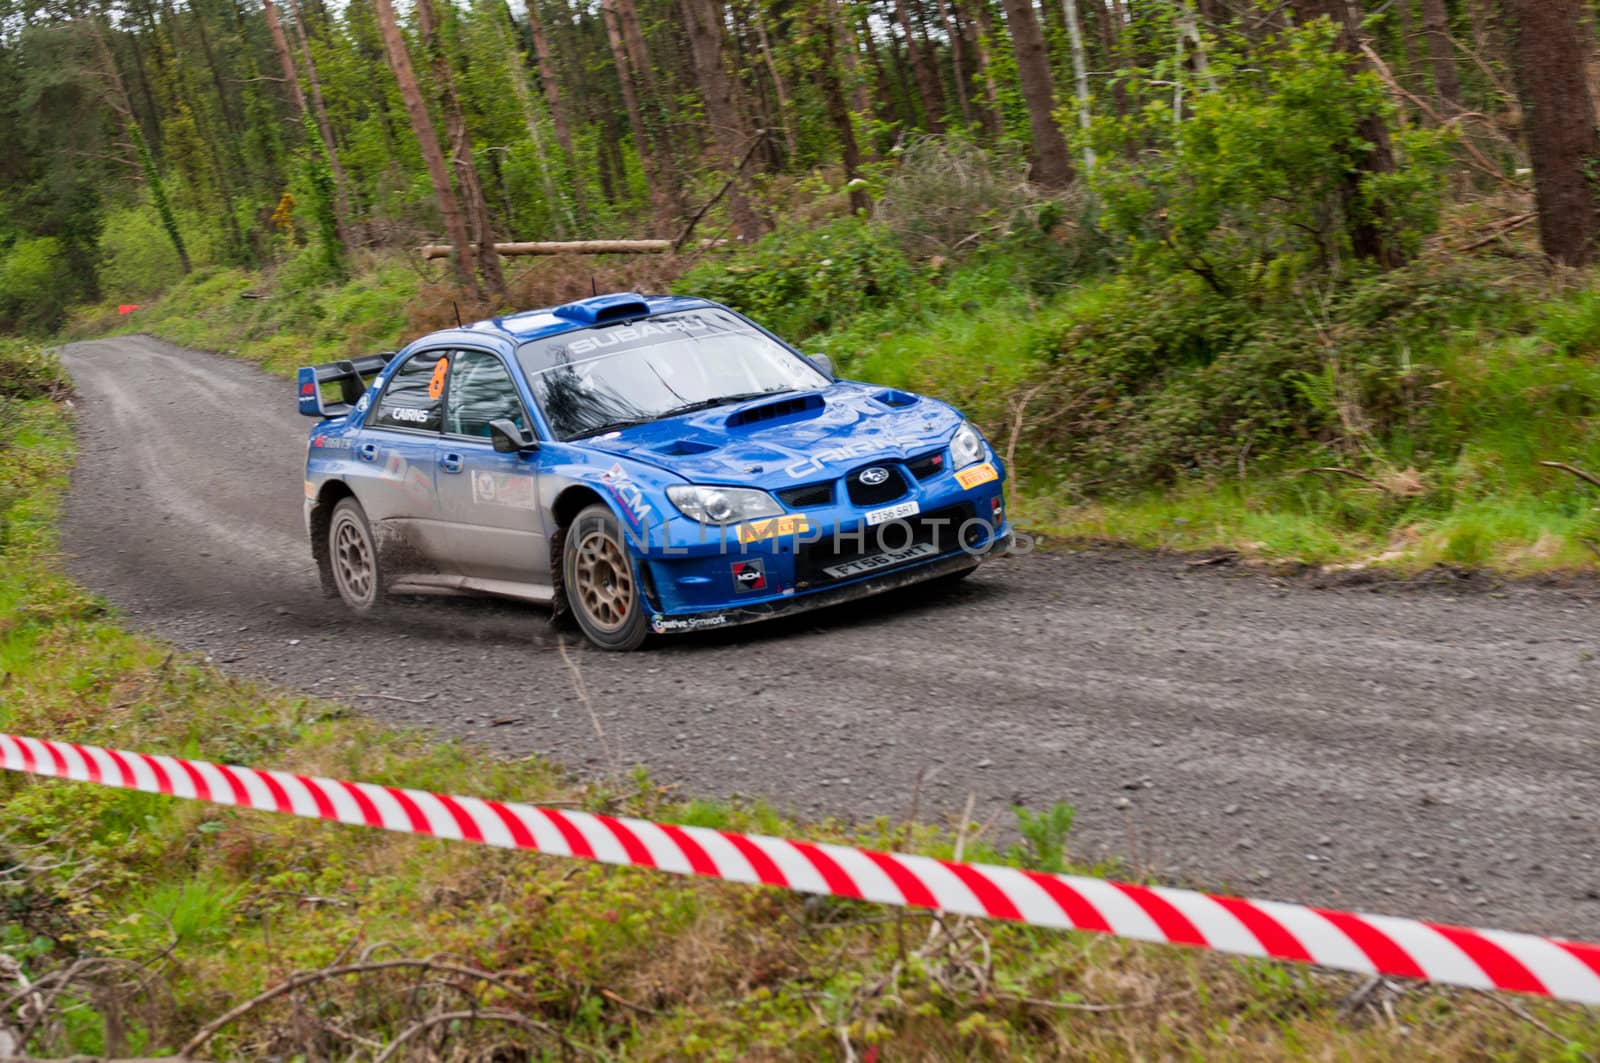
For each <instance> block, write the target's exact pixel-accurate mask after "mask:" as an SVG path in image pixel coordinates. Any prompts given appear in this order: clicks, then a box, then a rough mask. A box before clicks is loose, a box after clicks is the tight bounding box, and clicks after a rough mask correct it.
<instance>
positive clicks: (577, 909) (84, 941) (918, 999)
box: [0, 344, 1600, 1060]
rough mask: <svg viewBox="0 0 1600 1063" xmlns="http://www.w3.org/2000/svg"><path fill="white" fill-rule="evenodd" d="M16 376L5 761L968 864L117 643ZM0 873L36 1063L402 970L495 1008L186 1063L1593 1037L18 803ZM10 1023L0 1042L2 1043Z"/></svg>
mask: <svg viewBox="0 0 1600 1063" xmlns="http://www.w3.org/2000/svg"><path fill="white" fill-rule="evenodd" d="M15 355H16V351H15V349H14V348H13V347H11V346H9V345H6V344H0V403H3V404H4V405H3V408H0V414H3V415H4V416H0V451H3V452H4V454H5V460H4V461H0V529H3V534H0V562H3V566H4V571H5V574H6V578H5V579H4V580H3V581H0V673H3V675H0V729H4V730H8V731H13V732H17V733H22V734H33V735H41V736H47V737H54V738H61V739H70V740H75V741H84V742H96V743H103V744H113V745H117V746H121V747H124V748H133V749H139V750H146V751H153V752H168V753H174V754H179V755H188V756H198V757H205V758H209V759H214V760H223V761H230V762H235V763H244V764H251V765H259V766H270V767H276V768H280V769H284V770H289V771H295V772H302V773H317V774H325V775H332V776H335V777H345V778H359V779H364V780H371V781H375V782H380V783H389V784H403V785H409V786H420V787H425V788H432V789H437V790H443V791H447V792H455V793H467V794H472V795H476V796H482V797H496V798H503V799H515V800H523V801H531V802H544V803H553V802H564V803H568V804H576V805H579V806H581V807H585V808H588V809H591V810H597V811H607V812H612V813H619V812H620V813H628V814H635V815H642V816H647V817H653V818H657V819H662V820H667V821H676V822H685V823H701V824H708V825H715V826H719V827H726V828H732V829H745V830H751V829H753V830H760V831H764V832H769V833H778V834H786V835H789V836H800V837H807V838H812V839H819V840H861V841H865V842H867V843H870V844H876V845H880V846H888V847H892V848H910V849H915V850H918V851H923V852H929V853H933V854H936V855H949V854H950V852H951V851H952V846H953V839H952V835H951V834H949V833H943V832H938V831H934V830H932V829H929V828H926V827H921V828H911V827H907V826H902V825H897V824H892V823H887V822H879V823H876V824H872V825H868V826H866V827H863V828H860V829H858V830H855V831H851V830H846V829H843V828H841V827H840V826H839V825H838V824H832V823H819V824H794V823H791V822H786V821H784V820H783V819H782V818H781V817H779V816H777V815H776V814H774V813H773V812H772V811H771V810H770V809H765V808H760V807H754V808H751V807H744V806H738V805H729V804H712V803H705V802H691V803H679V802H676V801H673V800H670V799H668V797H667V796H666V794H665V792H664V791H663V790H661V789H660V788H658V787H656V786H654V785H653V784H652V783H651V781H650V780H649V778H648V777H647V776H644V775H642V774H641V775H637V776H635V777H633V778H631V779H626V780H613V781H612V782H610V783H608V784H601V785H592V786H581V787H580V786H574V785H573V784H572V783H571V782H570V781H568V780H567V779H566V777H565V776H564V775H563V774H562V773H561V772H559V771H558V770H557V769H555V768H554V767H552V766H550V765H546V764H543V763H541V762H538V761H531V760H524V761H517V762H514V763H508V762H505V761H499V760H494V759H491V758H488V757H486V756H485V755H483V754H481V753H478V752H476V751H474V750H472V749H470V748H466V747H463V746H460V745H457V744H454V743H439V742H436V741H431V740H426V739H424V738H422V737H421V736H418V735H414V734H407V733H400V732H395V731H390V730H384V729H380V728H377V727H375V726H373V725H371V724H369V723H366V722H364V721H363V720H361V719H360V718H358V717H356V716H354V715H353V714H352V713H351V711H350V710H349V709H347V708H345V707H344V706H340V705H337V704H334V703H331V702H327V701H322V700H318V699H314V698H307V697H301V696H294V695H288V694H285V693H283V692H281V691H276V690H273V689H270V688H268V687H264V686H261V685H258V684H254V683H251V682H247V681H243V680H240V679H236V678H232V677H229V676H225V675H223V674H221V673H219V672H216V671H214V670H212V669H211V668H209V667H206V666H204V665H203V664H202V663H200V662H197V661H196V660H193V659H189V658H185V657H182V656H179V655H176V654H174V653H173V651H172V650H170V649H169V648H168V647H166V646H163V645H161V644H159V643H156V642H153V641H151V640H149V639H145V638H142V637H139V636H135V635H132V634H129V633H128V632H126V631H124V630H123V629H122V628H121V627H119V626H118V625H117V623H116V620H115V618H114V617H113V616H111V615H110V614H109V613H108V612H107V610H106V609H105V607H104V606H103V605H102V604H101V603H100V602H98V601H97V600H96V599H94V598H93V597H91V596H89V595H87V594H85V593H84V592H83V591H82V590H81V589H79V588H77V587H75V586H74V585H73V584H71V583H70V582H69V581H67V580H66V579H65V578H64V577H63V576H62V575H61V574H60V572H59V571H58V569H57V567H56V560H55V549H56V546H55V533H54V522H55V519H56V516H57V514H58V511H59V504H60V499H61V497H62V494H63V492H64V490H65V487H66V477H67V474H68V472H69V470H70V467H71V462H72V436H71V424H70V415H69V413H68V411H67V410H66V408H65V407H64V406H63V405H61V404H60V403H59V402H57V401H55V399H53V398H52V397H51V394H52V393H53V394H54V395H55V396H56V397H57V398H59V397H60V394H61V393H60V391H59V390H58V389H57V388H56V386H55V385H54V384H51V385H50V386H48V387H43V386H37V385H36V384H28V385H26V386H23V385H18V384H16V383H15V380H16V377H15V376H14V375H9V374H10V368H11V366H12V365H13V364H14V361H15ZM1070 828H1071V811H1070V809H1064V808H1057V809H1051V810H1045V811H1040V812H1038V813H1035V814H1033V815H1031V816H1029V817H1026V818H1025V819H1024V820H1023V823H1022V834H1023V836H1024V837H1025V838H1026V839H1027V843H1028V844H1027V846H1026V847H1025V848H1018V849H1017V850H1014V851H1012V852H1010V853H1007V854H999V853H995V852H992V851H989V850H987V849H985V848H984V847H983V846H982V845H980V844H976V843H972V842H969V843H968V845H967V847H966V851H967V853H968V855H969V856H973V857H976V858H980V859H992V860H1010V861H1013V862H1018V863H1023V864H1027V865H1031V866H1038V867H1057V866H1065V867H1071V866H1074V865H1073V861H1072V857H1071V852H1070V848H1071V845H1070V842H1071V838H1070ZM0 868H3V869H5V870H4V872H3V873H0V913H3V914H0V952H3V953H5V954H6V955H9V956H10V957H12V958H13V959H15V960H16V961H18V962H19V963H20V964H21V965H22V969H23V971H24V973H25V974H26V975H27V976H28V977H29V978H30V979H33V980H35V981H41V980H44V981H46V982H48V980H50V979H52V978H58V977H66V976H67V972H69V971H71V972H73V973H72V975H71V979H70V980H69V981H68V982H67V983H66V984H65V987H64V989H63V991H62V992H61V993H60V994H59V995H58V996H56V997H54V998H53V1005H52V1010H51V1013H50V1019H49V1021H47V1022H45V1023H43V1024H41V1025H40V1026H38V1027H37V1028H36V1029H35V1030H34V1031H33V1033H32V1035H31V1038H30V1041H29V1043H28V1044H27V1045H25V1046H24V1047H25V1048H26V1049H27V1050H28V1051H30V1052H33V1053H35V1054H38V1055H45V1056H64V1055H68V1054H72V1053H85V1054H102V1053H105V1054H111V1055H132V1054H140V1055H159V1054H165V1053H170V1052H172V1051H174V1050H175V1049H177V1048H178V1047H179V1046H180V1045H182V1044H183V1043H184V1042H185V1040H187V1039H188V1038H189V1037H190V1036H191V1035H192V1034H193V1033H194V1032H195V1031H196V1030H197V1029H199V1028H200V1027H202V1026H203V1025H205V1024H206V1023H207V1022H208V1021H209V1020H211V1019H214V1018H215V1017H217V1016H218V1015H220V1014H222V1013H223V1012H224V1011H226V1010H227V1009H229V1008H230V1007H232V1006H234V1005H236V1004H238V1003H240V1002H241V1001H244V1000H247V999H249V998H250V997H252V996H254V995H255V994H258V993H260V992H261V991H262V990H263V989H264V988H266V987H267V986H269V985H273V984H276V983H278V982H279V981H281V980H282V979H284V978H285V977H287V976H288V975H289V974H290V973H291V972H295V971H310V970H316V969H320V968H324V967H327V966H329V965H333V964H357V965H359V964H361V963H362V962H364V961H365V962H369V963H373V964H376V963H379V962H380V961H381V962H389V961H395V960H399V959H404V958H409V959H411V960H415V961H416V962H418V963H422V964H426V963H429V962H433V963H440V962H449V963H451V964H453V965H455V966H456V967H458V968H471V969H477V970H483V971H486V972H491V973H493V974H494V975H495V977H496V980H495V981H494V982H489V981H485V980H482V979H474V978H471V977H467V976H462V975H460V974H455V975H446V974H442V973H441V972H440V971H439V970H437V969H434V970H432V972H431V973H430V970H429V969H428V968H426V967H411V968H394V967H392V966H390V967H374V968H372V969H369V970H366V971H364V972H363V973H360V974H352V975H348V976H343V977H339V978H334V979H329V980H324V981H321V982H318V983H316V984H315V985H314V986H310V987H308V988H307V989H305V990H304V991H302V992H299V993H296V994H291V995H289V996H286V997H284V998H281V999H279V1000H277V1001H275V1002H273V1003H271V1004H268V1005H266V1006H263V1007H260V1008H258V1009H256V1010H253V1011H251V1012H249V1013H247V1014H245V1015H243V1016H241V1017H240V1018H239V1019H238V1020H237V1021H235V1022H232V1023H230V1024H228V1025H226V1026H225V1027H223V1028H221V1029H220V1030H219V1031H218V1033H217V1035H216V1036H215V1038H214V1039H212V1040H210V1041H209V1042H207V1043H206V1044H204V1045H203V1046H202V1047H201V1048H200V1049H199V1052H198V1054H199V1055H201V1056H203V1057H205V1058H214V1059H256V1058H262V1057H265V1056H269V1055H271V1056H278V1057H283V1058H289V1057H299V1058H313V1057H314V1058H332V1059H370V1058H372V1056H373V1055H374V1054H375V1052H376V1051H377V1046H381V1045H384V1044H388V1043H390V1042H391V1041H393V1040H394V1039H395V1038H397V1037H399V1036H401V1035H402V1034H404V1033H405V1032H406V1031H408V1030H412V1029H413V1027H414V1025H415V1024H416V1023H418V1022H420V1021H422V1020H423V1019H424V1018H425V1017H426V1016H428V1015H430V1014H435V1013H438V1012H443V1011H452V1010H461V1009H463V1008H478V1009H481V1010H483V1012H484V1013H485V1014H501V1013H502V1012H512V1013H514V1014H515V1016H520V1017H521V1020H525V1021H522V1022H521V1023H520V1024H513V1023H507V1022H490V1021H482V1022H478V1023H468V1022H457V1023H456V1024H455V1025H454V1026H452V1027H451V1028H450V1033H451V1041H450V1045H449V1047H450V1050H452V1051H456V1052H458V1053H460V1056H461V1058H490V1054H491V1052H495V1051H498V1052H499V1053H500V1054H499V1055H497V1056H494V1058H513V1057H515V1058H525V1057H523V1056H519V1055H517V1053H519V1052H523V1051H527V1052H531V1053H534V1054H535V1056H537V1055H539V1054H542V1055H543V1056H544V1057H545V1058H558V1057H561V1056H563V1055H564V1053H566V1052H567V1051H568V1049H564V1048H563V1047H562V1046H563V1044H565V1045H568V1046H582V1051H583V1054H592V1055H595V1056H598V1057H599V1058H619V1059H620V1058H627V1059H643V1060H651V1059H681V1058H686V1057H692V1058H705V1059H728V1060H732V1059H821V1058H834V1057H837V1056H838V1055H840V1054H842V1053H843V1051H844V1049H843V1048H842V1047H841V1046H843V1045H844V1044H846V1043H848V1044H849V1045H850V1046H851V1051H852V1052H853V1053H855V1056H856V1058H862V1056H863V1054H864V1053H866V1052H868V1051H870V1050H871V1049H872V1047H873V1046H877V1047H878V1048H879V1049H880V1050H881V1053H882V1055H881V1057H880V1058H882V1059H886V1060H896V1059H916V1060H923V1059H947V1060H958V1059H959V1060H968V1059H1043V1058H1062V1057H1070V1058H1093V1059H1112V1060H1115V1059H1148V1058H1214V1057H1217V1056H1226V1057H1229V1058H1238V1059H1299V1058H1319V1059H1321V1058H1339V1059H1381V1058H1397V1057H1404V1058H1408V1059H1440V1060H1446V1059H1449V1060H1456V1059H1481V1060H1511V1059H1538V1058H1569V1059H1580V1058H1583V1055H1584V1053H1590V1054H1592V1053H1594V1052H1596V1051H1600V1014H1597V1013H1596V1012H1595V1011H1592V1010H1586V1009H1582V1008H1577V1007H1568V1006H1562V1005H1556V1004H1549V1003H1544V1002H1539V1001H1531V1000H1528V1001H1520V1002H1519V1003H1518V1007H1519V1008H1523V1009H1526V1012H1527V1013H1528V1014H1530V1015H1532V1016H1533V1017H1534V1018H1535V1019H1536V1020H1537V1023H1535V1022H1530V1021H1526V1020H1524V1019H1523V1018H1521V1017H1519V1016H1518V1015H1517V1014H1515V1013H1514V1012H1512V1011H1509V1010H1507V1009H1505V1008H1504V1007H1503V1006H1501V1005H1500V1004H1498V1003H1495V1002H1491V1001H1489V1000H1488V999H1487V998H1485V997H1483V996H1481V995H1479V994H1475V993H1470V992H1464V991H1451V990H1442V989H1420V988H1411V989H1408V990H1406V991H1404V992H1402V993H1399V994H1391V993H1389V991H1387V990H1382V991H1380V992H1379V993H1377V994H1375V995H1373V996H1372V997H1370V998H1368V999H1369V1002H1368V1003H1367V1004H1364V1005H1361V1006H1358V1007H1356V1008H1354V1010H1350V1009H1348V1008H1346V1007H1345V1002H1346V1001H1347V1000H1349V999H1350V998H1351V994H1352V993H1353V991H1354V990H1355V989H1356V988H1358V986H1359V980H1358V979H1356V978H1353V977H1349V976H1343V975H1336V974H1330V973H1327V972H1321V971H1316V970H1312V969H1308V968H1298V967H1286V966H1281V965H1278V964H1273V963H1266V962H1260V961H1250V960H1238V959H1231V958H1226V957H1221V956H1217V955H1214V954H1207V953H1200V952H1192V951H1187V950H1181V949H1173V948H1162V947H1156V946H1147V945H1140V944H1137V943H1131V942H1121V941H1116V940H1112V939H1107V938H1102V937H1098V936H1094V935H1079V934H1063V933H1056V932H1046V931H1038V930H1031V929H1028V928H1024V927H1014V926H1002V925H991V924H983V923H968V922H966V921H964V920H956V921H953V922H948V923H947V924H944V925H943V928H942V929H941V925H940V924H935V923H934V922H933V921H932V920H931V919H930V917H928V916H924V915H914V914H899V913H887V914H886V913H885V912H883V911H881V910H879V909H875V908H872V907H868V906H864V905H858V904H853V903H850V902H842V901H825V900H818V899H803V898H800V897H798V896H795V895H791V894H785V893H781V892H776V891H770V890H759V889H750V888H746V887H737V886H731V885H721V884H716V883H709V882H696V881H689V880H683V879H678V878H675V877H672V876H664V875H655V874H650V873H645V872H634V871H630V870H625V869H610V868H604V867H600V866H597V865H589V864H581V863H574V862H571V861H561V860H557V859H546V858H541V857H538V856H536V855H533V854H527V853H507V852H502V851H497V850H490V849H486V848H482V847H474V846H466V845H459V844H451V843H446V842H438V841H430V840H426V839H418V838H412V837H408V836H401V835H393V834H388V833H384V832H378V831H371V830H363V829H358V828H347V827H340V826H334V825H328V824H322V823H316V822H310V821H305V820H300V819H296V818H293V817H285V816H271V815H265V814H259V813H253V812H238V811H233V810H230V809H226V808H222V807H217V806H209V805H201V804H197V803H192V802H185V801H178V800H172V799H167V798H163V797H160V796H157V795H150V794H142V793H133V792H127V791H120V790H112V789H104V788H98V787H93V786H88V785H84V784H75V783H64V782H57V781H53V780H37V779H31V778H27V777H23V776H18V775H9V774H7V775H5V776H4V777H0ZM430 957H432V958H433V959H432V960H429V959H428V958H430ZM4 999H5V998H3V997H0V1000H4ZM1379 1002H1387V1004H1388V1006H1389V1007H1391V1008H1392V1009H1393V1015H1392V1017H1391V1016H1390V1014H1389V1013H1388V1012H1387V1011H1386V1010H1383V1009H1381V1008H1379V1007H1378V1006H1377V1004H1378V1003H1379ZM10 1007H12V1005H11V1004H4V1005H0V1025H5V1024H8V1023H11V1024H14V1023H16V1022H17V1021H18V1020H17V1016H16V1014H15V1013H14V1012H12V1011H8V1010H6V1009H8V1008H10ZM495 1009H500V1010H499V1011H496V1010H495ZM530 1023H532V1024H536V1025H530ZM419 1043H420V1042H419ZM496 1046H499V1047H498V1049H497V1048H496ZM516 1046H521V1047H520V1048H519V1047H516ZM578 1050H579V1049H577V1048H572V1049H570V1051H578ZM508 1053H509V1055H508Z"/></svg>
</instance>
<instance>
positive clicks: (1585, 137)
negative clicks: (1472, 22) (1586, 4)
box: [1502, 0, 1600, 266]
mask: <svg viewBox="0 0 1600 1063" xmlns="http://www.w3.org/2000/svg"><path fill="white" fill-rule="evenodd" d="M1502 2H1503V5H1504V6H1503V8H1502V10H1503V11H1504V12H1505V14H1506V16H1507V21H1508V22H1509V24H1510V29H1511V32H1512V34H1513V40H1514V42H1515V44H1514V46H1513V54H1514V56H1515V66H1516V71H1517V86H1518V89H1519V90H1520V92H1521V94H1522V106H1523V111H1524V113H1525V114H1526V116H1527V118H1526V127H1527V132H1528V157H1529V159H1530V160H1531V161H1532V163H1533V187H1534V195H1535V198H1536V199H1537V202H1538V208H1539V240H1540V243H1541V244H1542V246H1543V247H1544V253H1545V254H1546V255H1549V256H1550V258H1552V259H1554V260H1555V261H1557V262H1560V263H1562V264H1564V265H1568V266H1583V265H1587V264H1588V263H1589V262H1591V261H1593V259H1594V249H1595V238H1596V236H1597V235H1600V201H1597V198H1596V195H1595V186H1594V179H1593V177H1592V176H1591V174H1590V172H1589V171H1590V168H1591V167H1593V166H1594V164H1595V160H1596V159H1597V158H1600V134H1597V133H1596V131H1595V125H1594V102H1593V101H1592V100H1591V99H1590V98H1589V85H1588V81H1587V80H1586V78H1585V74H1584V55H1585V50H1586V42H1585V41H1584V40H1583V39H1582V36H1581V34H1580V21H1579V12H1578V4H1577V2H1576V0H1502Z"/></svg>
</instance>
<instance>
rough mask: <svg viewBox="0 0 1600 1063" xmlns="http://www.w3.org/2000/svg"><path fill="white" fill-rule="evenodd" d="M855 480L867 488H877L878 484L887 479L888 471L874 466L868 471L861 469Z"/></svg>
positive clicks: (879, 466) (880, 466)
mask: <svg viewBox="0 0 1600 1063" xmlns="http://www.w3.org/2000/svg"><path fill="white" fill-rule="evenodd" d="M856 479H858V480H860V481H861V482H862V483H864V484H866V485H867V486H868V487H877V486H878V485H879V484H881V483H883V482H884V481H885V480H887V479H889V470H888V469H885V468H884V467H883V466H882V465H874V466H873V467H872V468H870V469H862V470H861V475H860V476H858V477H856Z"/></svg>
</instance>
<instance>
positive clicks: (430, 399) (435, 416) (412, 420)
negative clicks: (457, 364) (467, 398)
mask: <svg viewBox="0 0 1600 1063" xmlns="http://www.w3.org/2000/svg"><path fill="white" fill-rule="evenodd" d="M449 371H450V358H449V352H448V351H419V352H418V353H416V354H414V355H412V356H411V357H410V358H408V359H406V363H405V364H404V365H402V366H401V367H400V368H399V369H397V370H395V374H394V376H392V377H390V378H389V386H388V387H387V388H385V389H384V391H383V398H382V399H381V400H380V401H379V402H378V418H377V420H376V421H375V422H374V423H376V424H378V425H380V426H382V427H384V428H420V429H423V430H424V431H428V432H437V431H438V430H439V423H440V413H441V407H442V406H443V405H444V403H443V401H442V400H443V397H444V378H445V374H446V373H448V372H449Z"/></svg>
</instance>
